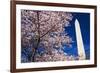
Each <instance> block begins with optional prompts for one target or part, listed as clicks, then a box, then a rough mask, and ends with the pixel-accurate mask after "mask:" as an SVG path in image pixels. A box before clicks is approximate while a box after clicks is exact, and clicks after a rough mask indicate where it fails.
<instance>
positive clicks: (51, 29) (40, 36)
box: [40, 25, 56, 38]
mask: <svg viewBox="0 0 100 73" xmlns="http://www.w3.org/2000/svg"><path fill="white" fill-rule="evenodd" d="M55 26H56V25H54V26H53V27H52V28H51V29H50V30H48V31H47V32H46V33H45V34H43V35H42V36H40V38H42V37H43V36H45V35H46V34H48V33H49V32H50V31H51V30H52V29H53V28H55Z"/></svg>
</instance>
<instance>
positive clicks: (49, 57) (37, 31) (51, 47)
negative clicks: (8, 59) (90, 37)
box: [21, 10, 75, 62]
mask: <svg viewBox="0 0 100 73" xmlns="http://www.w3.org/2000/svg"><path fill="white" fill-rule="evenodd" d="M70 20H72V14H71V13H68V12H61V11H39V10H21V46H22V49H23V48H27V47H30V48H31V52H32V54H31V55H30V62H46V61H47V62H48V61H65V60H74V59H75V58H74V57H73V56H68V55H67V53H65V52H64V51H63V45H66V46H69V47H71V43H72V42H73V40H72V38H71V37H70V36H69V35H68V34H67V33H66V32H65V28H64V27H68V26H69V21H70ZM38 50H41V51H40V53H39V52H38Z"/></svg>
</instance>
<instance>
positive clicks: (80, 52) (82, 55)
mask: <svg viewBox="0 0 100 73" xmlns="http://www.w3.org/2000/svg"><path fill="white" fill-rule="evenodd" d="M75 30H76V40H77V49H78V56H79V60H84V59H85V58H86V55H85V49H84V45H83V40H82V35H81V30H80V24H79V21H78V20H77V19H76V20H75Z"/></svg>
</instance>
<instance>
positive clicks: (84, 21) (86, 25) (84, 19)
mask: <svg viewBox="0 0 100 73" xmlns="http://www.w3.org/2000/svg"><path fill="white" fill-rule="evenodd" d="M72 15H73V19H72V21H70V25H71V26H69V27H65V31H66V32H67V33H68V35H69V36H71V37H72V39H73V41H74V43H72V48H69V47H65V50H64V51H65V52H67V53H68V55H74V56H78V53H77V41H76V33H75V20H76V19H78V21H79V23H80V28H81V33H82V39H83V44H84V48H85V53H86V58H87V59H89V58H90V14H89V13H72Z"/></svg>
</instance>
